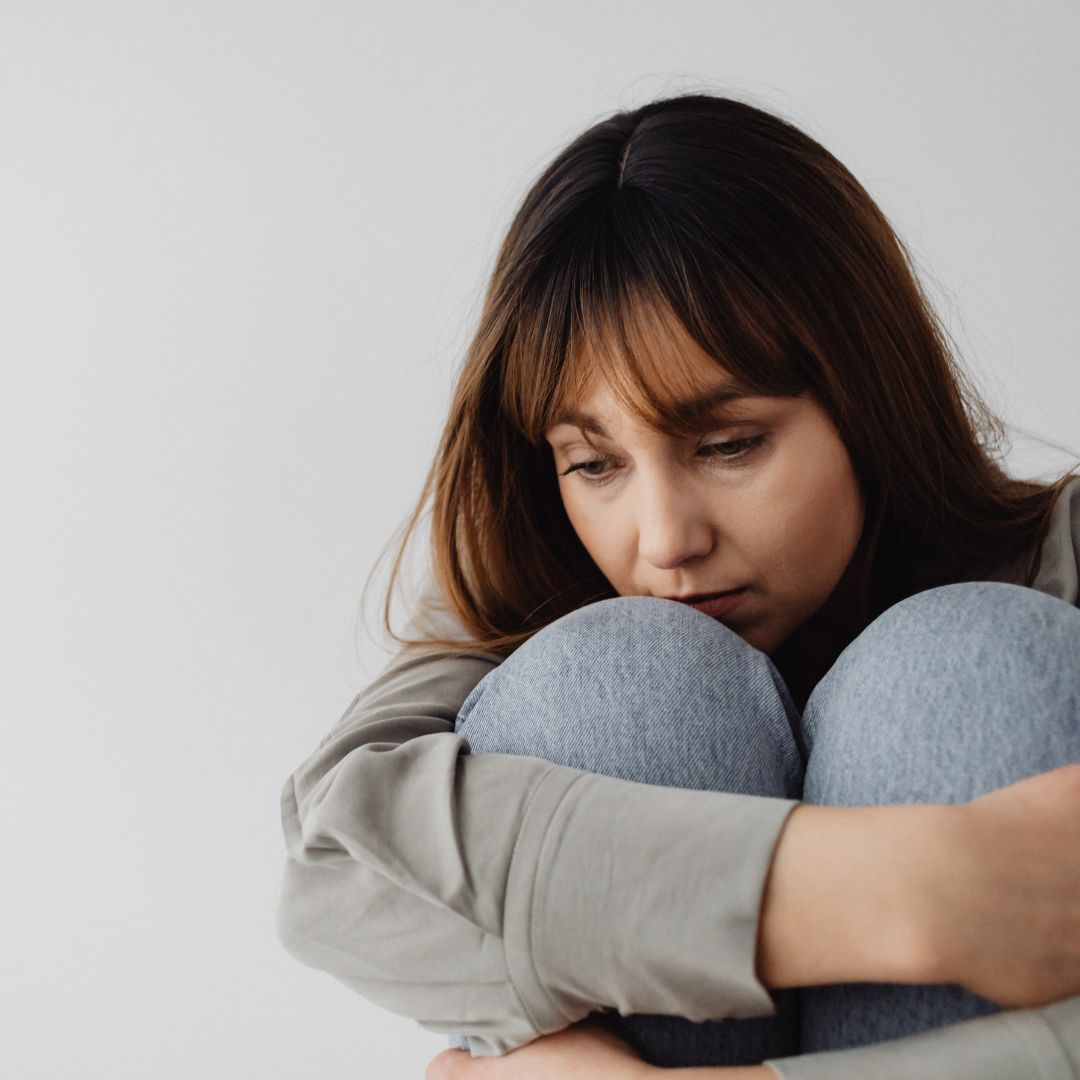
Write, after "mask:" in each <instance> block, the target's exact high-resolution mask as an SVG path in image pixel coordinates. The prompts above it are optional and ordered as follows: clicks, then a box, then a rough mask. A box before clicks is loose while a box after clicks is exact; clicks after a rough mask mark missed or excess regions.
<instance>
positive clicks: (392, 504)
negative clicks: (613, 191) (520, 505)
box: [0, 0, 1080, 1080]
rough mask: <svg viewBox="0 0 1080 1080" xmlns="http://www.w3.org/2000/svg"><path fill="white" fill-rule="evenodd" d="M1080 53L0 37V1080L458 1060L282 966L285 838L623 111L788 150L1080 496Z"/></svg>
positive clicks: (828, 15)
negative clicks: (896, 264) (682, 113)
mask: <svg viewBox="0 0 1080 1080" xmlns="http://www.w3.org/2000/svg"><path fill="white" fill-rule="evenodd" d="M1078 49H1080V9H1078V7H1077V5H1076V4H1075V3H1073V2H1046V0H1043V2H1037V0H1036V2H1033V3H1028V4H1025V5H1022V6H1021V5H1016V4H1013V3H1005V2H1000V0H999V2H986V0H980V2H976V0H971V2H968V3H957V2H953V3H947V4H942V3H941V2H940V0H930V2H925V3H922V2H918V3H916V2H910V3H909V2H900V3H888V4H884V3H878V4H867V3H866V2H865V0H828V2H813V0H809V2H808V0H792V2H789V3H780V2H775V0H741V2H723V0H701V2H690V0H681V2H680V0H669V2H668V3H666V4H664V5H659V4H655V3H654V4H646V3H640V2H634V0H605V2H594V3H589V2H585V3H582V2H581V0H578V2H569V0H558V2H551V0H549V2H547V3H543V4H524V3H519V4H514V3H507V2H505V0H503V2H499V3H496V2H485V3H473V4H440V3H434V2H430V3H422V4H421V3H407V2H406V3H396V4H393V5H391V4H389V3H387V4H374V3H362V2H354V3H344V2H334V0H309V2H306V3H300V2H293V3H283V2H280V0H259V2H257V3H256V2H253V0H251V2H249V0H212V2H208V0H185V2H184V3H180V2H173V3H155V2H152V0H140V2H128V3H117V2H110V0H104V2H97V3H93V4H91V3H75V2H71V3H63V4H58V3H50V2H48V0H32V2H31V0H26V2H17V0H7V2H6V3H4V4H3V6H2V8H0V120H2V135H3V140H2V144H0V145H2V146H3V154H2V166H0V214H2V217H0V221H2V233H0V308H2V321H0V348H2V352H0V365H2V366H0V373H2V384H0V477H2V491H0V496H2V507H3V528H2V530H0V545H2V549H0V550H2V553H3V559H2V564H0V565H2V566H3V571H4V584H3V603H2V606H0V612H2V615H0V642H2V649H3V653H2V668H0V670H2V679H0V683H2V685H0V689H2V701H0V709H2V713H0V715H2V717H3V723H4V751H5V756H6V759H7V761H8V762H9V765H8V768H7V775H6V778H5V781H4V783H3V786H2V789H0V800H2V801H0V811H2V818H0V819H2V821H3V860H4V867H3V879H4V885H3V892H4V897H3V911H4V917H3V940H2V943H0V944H2V952H3V957H4V962H3V971H2V974H0V983H2V990H3V998H2V1000H0V1016H2V1017H3V1026H4V1027H5V1028H6V1029H7V1030H6V1031H5V1032H4V1033H3V1035H2V1036H0V1073H2V1074H3V1075H4V1076H6V1077H12V1078H16V1080H31V1078H48V1080H57V1078H61V1077H78V1078H80V1080H97V1078H101V1080H125V1078H153V1080H180V1078H185V1080H186V1078H189V1077H209V1078H215V1080H217V1078H222V1080H225V1078H235V1077H251V1078H255V1080H286V1078H288V1080H293V1078H296V1077H312V1078H314V1077H319V1078H335V1080H399V1078H400V1080H405V1078H414V1080H419V1078H421V1077H422V1076H423V1070H424V1067H425V1065H426V1063H427V1061H428V1060H429V1059H430V1058H431V1057H432V1056H434V1055H435V1054H436V1053H438V1052H439V1051H440V1050H441V1049H443V1047H444V1045H445V1043H444V1041H443V1039H442V1038H441V1037H440V1036H437V1035H433V1034H429V1033H427V1032H424V1031H421V1030H419V1029H418V1028H417V1027H416V1026H415V1024H414V1023H413V1022H412V1021H411V1020H408V1019H405V1018H402V1017H397V1016H393V1015H391V1014H388V1013H385V1012H383V1011H381V1010H379V1009H377V1008H376V1007H374V1006H372V1005H369V1004H368V1003H367V1002H365V1001H364V1000H363V999H361V998H359V997H357V996H356V995H355V994H354V993H353V992H352V991H350V990H348V989H346V988H345V987H344V986H342V985H340V984H338V983H337V982H335V981H334V980H333V979H332V978H330V977H329V976H327V975H325V974H323V973H322V972H317V971H313V970H310V969H308V968H305V967H303V966H302V965H300V964H298V963H297V962H296V961H295V960H293V959H292V958H291V957H290V956H289V955H288V954H287V953H285V952H284V950H283V949H282V947H281V946H280V945H279V944H278V942H277V939H276V936H275V931H274V910H275V904H276V898H277V888H278V876H279V872H280V867H281V863H282V859H283V853H284V845H283V841H282V835H281V830H280V824H279V819H278V796H279V792H280V789H281V787H282V784H283V783H284V781H285V778H286V776H287V775H288V774H289V773H290V772H291V771H292V769H293V768H295V767H296V765H297V764H298V763H299V762H300V761H301V760H302V759H303V757H304V756H305V755H306V754H307V753H309V752H310V751H311V750H312V749H313V748H314V747H315V745H316V744H317V742H318V740H319V739H320V738H321V737H322V736H323V734H324V733H325V732H326V731H327V730H328V729H329V727H330V726H331V725H332V724H333V723H334V721H335V720H336V719H337V718H338V716H339V715H340V714H341V712H342V711H343V710H344V708H345V706H346V705H347V704H348V702H349V700H350V699H351V697H352V696H353V694H354V693H355V692H356V690H357V689H358V688H359V687H361V686H362V685H364V682H365V680H366V679H368V678H369V677H370V676H371V675H372V674H373V673H374V671H375V669H376V668H377V667H378V666H379V665H380V664H381V663H382V662H383V661H384V660H385V658H386V655H387V654H386V653H385V652H383V651H381V649H380V647H379V645H378V631H377V626H376V624H375V611H374V609H371V611H370V612H369V620H368V626H369V628H370V629H371V632H372V633H371V634H369V633H368V632H367V631H366V630H365V629H364V628H363V627H362V626H361V627H360V628H357V614H358V602H359V595H360V586H361V584H362V582H363V579H364V576H365V575H366V574H367V572H368V570H369V569H370V568H371V566H372V565H373V563H374V560H375V558H376V556H377V555H378V553H379V551H380V550H381V549H382V547H383V545H384V544H385V543H386V542H387V541H388V540H389V538H390V535H391V533H392V532H393V530H394V529H395V528H396V527H397V526H398V525H399V524H400V522H401V520H402V517H403V515H404V514H405V512H406V511H407V510H408V509H409V508H410V506H411V505H412V502H413V500H414V499H415V497H416V495H417V494H418V491H419V487H420V484H421V481H422V479H423V476H424V473H425V470H426V468H427V466H428V463H429V460H430V457H431V454H432V451H433V449H434V446H435V443H436V440H437V438H438V435H439V430H440V426H441V423H442V418H443V414H444V410H445V408H446V405H447V402H448V399H449V392H450V386H451V382H452V378H453V374H454V371H455V368H456V365H457V362H458V360H459V358H460V356H461V352H462V348H463V345H464V342H465V341H466V340H467V337H468V335H469V332H470V330H471V327H472V321H473V320H474V319H475V316H476V314H477V311H478V308H479V301H480V296H481V292H482V288H483V284H484V280H485V275H486V274H487V272H488V271H489V269H490V266H491V263H492V259H493V257H494V253H495V250H496V247H497V245H498V243H499V240H500V239H501V236H502V233H503V230H504V229H505V227H506V225H507V223H508V221H509V219H510V216H511V214H512V212H513V210H514V208H515V207H516V205H517V202H518V201H519V199H520V198H521V196H522V195H523V194H524V192H525V190H526V188H527V187H528V185H529V184H530V183H531V182H532V180H533V179H534V178H535V176H536V175H537V174H538V172H539V170H540V169H541V167H542V166H543V165H544V164H545V163H546V162H547V160H549V158H550V157H551V156H552V155H553V154H554V153H556V152H557V151H558V150H559V149H560V148H561V147H562V146H563V145H564V144H565V143H566V142H567V141H568V140H569V139H570V138H571V137H572V136H573V135H575V134H577V133H578V131H580V130H581V129H582V128H584V127H585V126H587V125H588V124H590V123H592V122H593V121H595V120H597V119H599V118H600V117H601V116H603V115H606V114H607V113H609V112H611V111H613V110H615V109H617V108H624V107H632V106H635V105H638V104H641V103H643V102H644V101H646V100H648V99H650V98H651V97H654V96H657V95H659V94H666V93H672V92H680V91H684V90H695V89H707V90H711V91H713V92H717V93H724V92H729V93H732V94H734V95H735V96H739V97H741V98H743V99H744V100H750V101H752V102H754V103H756V104H759V105H762V106H764V107H766V108H772V109H774V110H776V111H778V112H780V113H782V114H783V115H785V116H787V117H788V118H789V119H791V120H793V121H795V122H796V123H797V124H799V125H801V126H802V127H804V128H805V129H806V130H807V131H808V132H810V133H811V134H812V135H814V136H815V137H817V138H818V139H819V140H821V141H823V142H824V143H825V145H826V146H828V147H829V148H830V149H831V150H832V151H833V152H834V153H836V154H837V156H839V157H840V158H841V160H842V161H844V162H845V163H846V164H847V165H848V166H849V167H850V168H851V169H852V171H853V172H854V173H855V174H856V176H858V177H859V178H860V180H861V181H862V182H863V183H864V184H865V185H866V186H867V188H868V189H869V190H870V192H871V193H872V194H873V195H874V196H875V197H876V198H877V199H878V200H879V202H880V203H881V205H882V207H883V209H884V210H885V212H886V213H887V215H888V216H889V217H890V219H891V220H892V221H893V223H894V224H895V226H896V227H897V229H898V231H899V232H900V234H901V236H902V237H903V238H904V240H905V241H906V242H907V243H908V244H909V245H910V247H911V249H912V251H913V252H914V254H915V256H916V258H917V259H918V261H919V264H920V266H921V267H922V269H923V271H924V280H925V281H926V282H927V286H928V288H929V289H930V290H931V292H932V294H933V296H934V297H935V302H936V303H937V305H938V309H939V311H940V313H941V315H942V318H943V319H944V320H945V322H946V324H947V325H948V326H949V328H950V330H951V331H952V333H953V334H954V336H955V337H956V339H957V342H958V344H959V345H960V347H961V352H962V355H963V358H964V361H965V363H966V364H967V366H968V367H969V369H970V370H972V371H973V372H974V373H975V376H976V378H977V381H978V384H979V386H980V387H981V388H982V389H983V391H984V392H985V394H986V396H987V398H988V399H989V401H990V403H991V404H992V405H993V406H995V407H996V408H997V409H998V410H999V411H1000V412H1001V413H1002V414H1003V415H1004V417H1005V418H1006V419H1007V420H1008V421H1009V422H1010V424H1011V425H1013V430H1014V433H1015V432H1016V431H1018V430H1019V431H1021V432H1025V433H1027V434H1028V435H1031V436H1040V437H1044V438H1047V439H1049V440H1051V441H1053V442H1056V443H1059V444H1064V445H1065V446H1066V447H1067V448H1070V449H1071V450H1072V451H1073V452H1074V453H1075V452H1077V451H1078V450H1080V421H1078V419H1077V416H1078V412H1077V405H1078V403H1080V357H1078V347H1077V343H1078V341H1080V326H1078V319H1080V305H1078V304H1077V296H1078V295H1080V261H1078V259H1077V250H1078V244H1080V211H1078V200H1077V191H1078V190H1080V184H1078V181H1080V95H1078V91H1080V68H1078V67H1077V65H1076V55H1077V52H1078ZM1073 461H1075V458H1071V457H1069V456H1068V455H1067V454H1061V453H1056V452H1052V451H1047V450H1046V449H1045V448H1041V447H1040V446H1039V445H1038V443H1036V442H1035V441H1033V440H1032V439H1030V438H1026V437H1019V436H1018V437H1017V438H1016V443H1015V448H1014V452H1013V455H1012V457H1011V459H1010V464H1011V467H1012V468H1013V470H1014V471H1016V472H1018V473H1020V474H1025V475H1034V474H1037V473H1045V472H1047V471H1052V470H1054V469H1057V468H1064V467H1066V466H1068V465H1069V464H1070V463H1071V462H1073ZM372 635H374V636H372Z"/></svg>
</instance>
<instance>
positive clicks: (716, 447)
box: [559, 435, 765, 486]
mask: <svg viewBox="0 0 1080 1080" xmlns="http://www.w3.org/2000/svg"><path fill="white" fill-rule="evenodd" d="M764 441H765V436H764V435H750V436H747V437H745V438H742V439H729V440H728V441H727V442H715V443H706V444H705V445H704V446H701V447H699V448H698V450H697V453H698V454H700V455H701V456H702V457H704V458H706V459H709V458H712V459H720V460H722V461H734V462H741V461H742V460H743V459H744V458H746V457H748V456H749V455H750V454H751V453H752V452H753V451H754V450H755V449H756V448H757V447H758V446H759V445H760V444H761V443H762V442H764ZM615 460H616V459H615V458H612V457H607V456H603V457H597V458H590V459H589V460H588V461H579V462H577V463H575V464H574V465H571V466H570V468H568V469H566V470H565V471H564V472H561V473H560V474H559V475H560V476H569V475H570V474H571V473H572V472H580V473H581V478H582V479H583V480H584V481H585V482H586V483H589V484H592V485H594V486H599V485H601V484H606V483H607V482H608V481H609V480H610V479H611V476H610V474H607V473H605V472H604V471H603V467H604V466H605V465H608V464H609V463H611V462H613V461H615Z"/></svg>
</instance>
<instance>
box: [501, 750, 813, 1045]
mask: <svg viewBox="0 0 1080 1080" xmlns="http://www.w3.org/2000/svg"><path fill="white" fill-rule="evenodd" d="M797 805H798V801H797V800H791V799H778V798H765V797H759V796H754V795H733V794H728V793H724V792H713V791H697V790H690V789H684V788H669V787H662V786H659V785H652V784H639V783H635V782H630V781H627V780H622V779H614V778H611V777H607V776H602V775H598V774H594V773H584V774H581V775H578V776H577V777H574V778H573V779H570V781H569V783H567V781H566V779H565V774H564V773H563V772H562V770H553V772H552V773H550V774H548V776H547V777H545V780H544V782H542V783H541V785H540V787H539V788H538V790H537V791H536V793H535V794H534V797H533V799H532V801H531V802H530V805H529V807H528V809H527V811H526V814H525V817H524V820H523V822H522V828H521V830H520V832H519V835H518V841H517V846H516V847H515V851H514V858H513V861H512V863H511V866H510V873H509V880H508V882H507V895H506V912H505V923H504V940H505V945H506V955H507V963H508V966H509V969H510V975H511V979H512V980H513V982H514V985H515V987H516V988H517V990H518V993H519V994H520V995H521V998H522V1001H523V1003H524V1004H525V1006H526V1008H527V1009H528V1011H529V1012H530V1014H531V1016H532V1018H533V1020H534V1022H535V1023H536V1025H537V1027H538V1028H539V1029H540V1030H541V1031H553V1030H557V1029H559V1028H562V1027H565V1026H566V1025H567V1024H569V1023H573V1022H575V1021H576V1020H578V1019H580V1018H581V1017H582V1016H584V1015H586V1014H587V1013H588V1012H590V1011H592V1010H593V1009H596V1008H597V1007H601V1006H602V1007H611V1008H615V1009H617V1010H618V1012H619V1013H621V1014H622V1015H624V1016H626V1015H629V1014H630V1013H665V1014H669V1015H674V1016H683V1017H686V1018H687V1019H690V1020H696V1021H700V1020H716V1019H725V1018H728V1017H732V1018H745V1017H753V1016H772V1015H775V1013H776V1007H775V1005H774V1003H773V1000H772V997H771V996H770V994H769V991H768V989H767V988H766V987H765V986H764V984H763V983H761V982H760V980H759V979H758V977H757V973H756V970H755V961H756V952H757V935H758V921H759V915H760V908H761V900H762V895H763V892H764V886H765V879H766V876H767V874H768V871H769V867H770V865H771V862H772V855H773V851H774V848H775V846H776V842H777V840H778V839H779V835H780V832H781V830H782V828H783V825H784V823H785V821H786V820H787V817H788V815H789V814H790V812H791V811H792V810H793V809H794V808H795V807H796V806H797Z"/></svg>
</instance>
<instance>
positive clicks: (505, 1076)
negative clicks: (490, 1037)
mask: <svg viewBox="0 0 1080 1080" xmlns="http://www.w3.org/2000/svg"><path fill="white" fill-rule="evenodd" d="M676 1074H678V1075H677V1076H676ZM550 1077H560V1078H565V1080H574V1078H575V1077H580V1078H581V1080H665V1078H667V1077H670V1080H777V1078H778V1077H779V1078H780V1080H885V1078H888V1080H1032V1078H1034V1077H1038V1078H1039V1080H1077V1078H1078V1077H1080V997H1073V998H1069V999H1066V1000H1065V1001H1060V1002H1055V1003H1054V1004H1052V1005H1047V1006H1043V1007H1042V1008H1039V1009H1028V1010H1014V1011H1010V1012H1005V1013H999V1014H997V1015H994V1016H985V1017H980V1018H979V1019H977V1020H969V1021H966V1022H964V1023H960V1024H950V1025H949V1026H947V1027H943V1028H937V1029H935V1030H933V1031H928V1032H924V1033H922V1034H920V1035H912V1036H908V1037H907V1038H903V1039H893V1040H890V1041H889V1042H884V1043H879V1044H877V1045H876V1046H865V1047H856V1048H854V1049H850V1050H834V1051H828V1052H825V1053H817V1054H803V1055H799V1056H795V1057H786V1058H775V1059H770V1060H769V1061H768V1062H766V1063H764V1064H762V1065H746V1066H735V1067H720V1066H716V1067H696V1068H683V1069H661V1068H657V1067H655V1066H651V1065H647V1064H645V1062H643V1061H642V1060H641V1059H640V1058H639V1057H638V1056H637V1054H636V1053H635V1052H634V1051H633V1050H632V1049H631V1048H630V1047H629V1046H628V1045H627V1044H626V1043H624V1042H623V1041H622V1040H620V1039H618V1038H616V1037H615V1036H614V1035H612V1034H611V1033H610V1032H609V1031H607V1030H606V1029H605V1028H604V1027H602V1026H601V1025H599V1024H597V1023H596V1022H595V1021H593V1020H587V1021H585V1022H583V1023H580V1024H575V1025H574V1026H573V1027H571V1028H567V1029H566V1030H565V1031H561V1032H559V1033H558V1034H557V1035H547V1036H545V1037H544V1038H541V1039H537V1040H536V1041H535V1042H533V1043H531V1044H530V1045H528V1046H525V1047H522V1048H521V1049H519V1050H515V1051H514V1052H513V1053H511V1054H507V1055H505V1056H504V1057H500V1058H470V1057H469V1055H468V1054H467V1053H466V1052H465V1051H463V1050H444V1051H443V1052H442V1053H441V1054H439V1055H438V1056H437V1057H436V1058H435V1059H434V1060H433V1061H432V1062H431V1064H430V1065H429V1066H428V1068H427V1073H426V1080H549V1078H550Z"/></svg>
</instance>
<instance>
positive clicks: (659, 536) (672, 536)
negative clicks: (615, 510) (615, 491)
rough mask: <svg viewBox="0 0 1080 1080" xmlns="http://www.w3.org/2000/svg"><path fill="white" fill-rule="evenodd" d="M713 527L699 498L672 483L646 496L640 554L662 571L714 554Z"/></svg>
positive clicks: (640, 521) (660, 485)
mask: <svg viewBox="0 0 1080 1080" xmlns="http://www.w3.org/2000/svg"><path fill="white" fill-rule="evenodd" d="M713 543H714V536H713V528H712V524H711V523H710V521H709V517H708V513H707V512H706V508H705V506H704V505H703V504H702V501H701V499H700V497H699V496H697V495H696V493H695V492H694V491H692V490H691V489H690V488H689V487H681V486H679V485H677V484H673V483H671V482H670V480H669V481H667V482H660V483H656V484H654V485H653V490H652V491H651V492H649V493H643V498H642V500H641V504H640V507H639V511H638V553H639V554H640V556H641V557H642V558H643V559H645V560H646V561H647V562H649V563H651V564H652V565H653V566H656V567H658V568H660V569H671V568H673V567H676V566H680V565H681V564H682V563H684V562H686V560H687V559H693V558H700V557H701V556H702V555H708V554H709V552H710V551H712V548H713Z"/></svg>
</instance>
